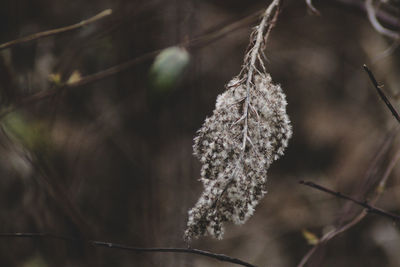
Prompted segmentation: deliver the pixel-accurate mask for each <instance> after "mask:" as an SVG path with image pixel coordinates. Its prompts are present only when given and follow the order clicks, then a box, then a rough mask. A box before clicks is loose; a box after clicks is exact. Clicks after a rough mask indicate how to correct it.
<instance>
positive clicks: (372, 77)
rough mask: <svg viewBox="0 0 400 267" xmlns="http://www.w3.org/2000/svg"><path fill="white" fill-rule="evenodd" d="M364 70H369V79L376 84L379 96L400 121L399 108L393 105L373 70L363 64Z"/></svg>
mask: <svg viewBox="0 0 400 267" xmlns="http://www.w3.org/2000/svg"><path fill="white" fill-rule="evenodd" d="M363 68H364V70H365V71H366V72H367V74H368V76H369V79H370V80H371V82H372V84H373V85H374V87H375V89H376V91H377V92H378V94H379V96H380V97H381V99H382V100H383V102H385V104H386V106H387V107H388V108H389V110H390V112H392V114H393V116H394V117H395V118H396V120H397V121H398V122H399V123H400V116H399V113H398V112H397V110H396V109H395V108H394V107H393V105H392V103H390V101H389V99H388V98H387V97H386V95H385V93H384V92H383V90H382V89H381V86H380V85H379V84H378V82H377V81H376V79H375V76H374V74H373V73H372V71H371V70H370V69H369V68H368V67H367V65H365V64H364V65H363Z"/></svg>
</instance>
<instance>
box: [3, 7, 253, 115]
mask: <svg viewBox="0 0 400 267" xmlns="http://www.w3.org/2000/svg"><path fill="white" fill-rule="evenodd" d="M259 14H260V12H259V11H258V12H255V13H252V14H250V15H249V16H247V17H245V18H243V19H240V20H238V21H235V22H233V23H231V24H228V25H226V26H224V27H222V28H219V29H216V30H215V31H212V32H210V33H207V34H204V35H202V36H199V37H196V38H194V39H193V40H190V41H189V42H184V43H179V44H176V46H186V47H196V48H200V47H202V46H204V45H206V44H208V43H210V42H213V41H217V40H219V39H220V38H222V37H224V36H225V35H226V34H227V33H229V32H231V31H234V30H237V29H239V28H240V27H242V26H245V25H246V24H247V23H250V22H251V21H252V20H253V19H255V18H256V17H257V16H259ZM162 50H163V48H162V49H157V50H153V51H150V52H148V53H145V54H142V55H140V56H138V57H136V58H133V59H131V60H129V61H126V62H124V63H121V64H118V65H115V66H112V67H110V68H108V69H105V70H102V71H99V72H97V73H94V74H90V75H87V76H83V77H81V78H80V79H79V80H78V81H76V82H74V83H68V84H67V83H65V84H61V85H58V86H57V87H55V88H51V89H49V90H46V91H40V92H38V93H35V94H33V95H31V96H28V97H25V98H24V99H22V100H21V101H19V102H17V103H16V104H15V105H14V106H10V107H7V108H4V109H3V110H2V111H1V112H0V120H1V119H2V118H3V117H4V116H6V115H7V114H9V113H11V112H13V111H15V110H16V109H18V108H20V107H23V106H28V105H31V104H34V103H36V102H38V101H41V100H44V99H47V98H50V97H52V96H55V95H57V94H59V93H60V92H62V91H63V90H67V89H72V88H77V87H80V86H83V85H87V84H90V83H94V82H97V81H100V80H102V79H105V78H108V77H111V76H113V75H115V74H118V73H120V72H122V71H125V70H127V69H129V68H131V67H132V66H134V65H136V64H138V63H140V62H143V61H145V60H148V59H151V58H153V57H154V56H156V55H157V54H158V53H160V52H161V51H162Z"/></svg>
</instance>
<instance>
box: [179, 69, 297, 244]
mask: <svg viewBox="0 0 400 267" xmlns="http://www.w3.org/2000/svg"><path fill="white" fill-rule="evenodd" d="M243 80H244V79H239V78H234V79H232V80H231V81H230V83H229V84H228V85H227V90H226V91H225V92H224V93H222V94H221V95H219V96H218V98H217V103H216V107H215V110H214V112H213V115H212V116H211V117H209V118H207V119H206V120H205V122H204V124H203V126H202V127H201V128H200V129H199V131H198V135H197V136H196V137H195V139H194V146H193V149H194V155H195V156H196V157H197V158H198V159H199V160H200V162H201V163H202V168H201V178H200V180H201V181H202V183H203V185H204V191H203V194H202V196H201V197H200V199H199V200H198V201H197V203H196V205H195V206H194V207H193V208H192V209H191V210H190V211H189V220H188V224H187V230H186V231H185V239H186V240H191V239H193V238H197V237H199V236H202V235H207V234H209V235H211V236H213V237H216V238H219V239H220V238H222V236H223V232H224V230H223V222H226V221H232V222H234V223H236V224H243V223H244V222H246V220H247V219H248V218H249V217H250V216H251V215H252V214H253V212H254V208H255V206H256V205H257V203H258V202H259V200H260V199H261V198H262V197H263V196H264V194H265V193H266V192H265V183H266V178H267V169H268V168H269V166H270V164H271V163H272V162H273V161H274V160H276V159H278V158H279V157H280V156H281V155H283V152H284V149H285V148H286V146H287V145H288V140H289V138H290V137H291V135H292V130H291V126H290V121H289V118H288V116H287V114H286V105H287V102H286V99H285V94H284V93H283V91H282V89H281V87H280V85H274V84H273V83H272V80H271V76H270V75H269V74H262V73H261V72H260V73H259V74H257V75H255V76H254V77H253V79H252V80H253V81H254V82H253V84H252V86H251V90H248V88H247V87H246V84H245V83H244V82H243ZM246 105H248V106H247V107H248V110H247V112H245V111H244V110H245V106H246ZM243 138H246V142H245V143H244V144H243Z"/></svg>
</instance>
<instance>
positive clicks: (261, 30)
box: [242, 0, 281, 151]
mask: <svg viewBox="0 0 400 267" xmlns="http://www.w3.org/2000/svg"><path fill="white" fill-rule="evenodd" d="M280 2H281V1H280V0H274V1H273V2H272V3H271V4H270V5H269V6H268V8H267V10H266V11H265V13H264V15H263V18H262V20H261V23H260V25H258V26H257V37H256V39H255V43H254V45H253V46H252V48H251V50H250V61H249V62H248V63H247V64H246V65H247V66H246V67H247V72H246V75H247V78H246V90H247V91H246V101H245V105H244V109H243V114H244V115H245V119H244V127H243V142H242V143H243V145H242V150H243V151H244V150H245V148H246V142H247V140H248V139H247V130H248V110H249V106H250V90H251V89H252V88H253V86H252V81H253V74H254V70H255V68H256V67H255V64H256V60H257V56H258V55H259V54H260V49H261V48H263V45H262V44H263V43H265V42H266V36H268V34H269V32H270V29H271V28H272V27H273V26H274V24H273V23H268V20H270V18H271V14H272V11H273V10H275V9H276V8H278V7H279V5H280ZM277 13H278V11H276V13H275V15H276V14H277ZM266 29H267V31H266ZM246 57H247V55H246Z"/></svg>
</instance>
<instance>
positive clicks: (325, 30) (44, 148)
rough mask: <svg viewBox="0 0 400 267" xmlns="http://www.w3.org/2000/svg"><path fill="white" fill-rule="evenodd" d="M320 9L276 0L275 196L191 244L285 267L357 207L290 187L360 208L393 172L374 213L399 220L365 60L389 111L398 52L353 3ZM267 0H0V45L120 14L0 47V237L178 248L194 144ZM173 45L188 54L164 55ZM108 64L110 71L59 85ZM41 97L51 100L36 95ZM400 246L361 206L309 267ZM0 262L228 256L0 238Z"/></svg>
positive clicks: (322, 4) (321, 4)
mask: <svg viewBox="0 0 400 267" xmlns="http://www.w3.org/2000/svg"><path fill="white" fill-rule="evenodd" d="M314 2H315V3H314V4H315V6H316V7H317V8H318V9H319V11H320V12H321V15H322V16H314V15H311V14H310V12H308V11H307V7H306V4H305V3H304V1H294V0H292V1H285V3H284V6H283V10H282V12H281V14H280V17H279V19H278V23H277V26H276V27H275V28H274V29H273V31H272V33H271V35H270V38H269V41H268V47H267V50H266V51H265V53H266V56H267V59H268V62H267V69H268V71H269V72H270V73H271V76H272V78H273V80H274V82H275V83H280V84H281V85H282V87H283V88H284V90H285V92H286V94H287V100H288V103H289V104H288V114H289V116H290V118H291V121H292V124H293V130H294V135H293V138H292V139H291V141H290V144H289V148H288V149H287V151H286V154H285V156H284V157H283V158H281V159H280V160H279V161H277V162H275V163H274V164H273V165H272V167H271V169H270V170H269V175H268V184H267V191H268V194H267V195H266V197H265V198H264V199H263V200H262V201H261V203H260V204H259V205H258V206H257V209H256V212H255V214H254V215H253V216H252V217H251V218H250V219H249V221H248V222H247V223H246V224H245V225H242V226H237V225H231V224H227V225H226V231H225V237H224V239H223V240H215V239H212V238H210V237H205V238H201V239H199V240H196V241H194V242H193V243H192V244H191V246H192V247H193V248H198V249H204V250H208V251H212V252H215V253H223V254H227V255H230V256H232V257H237V258H240V259H242V260H245V261H247V262H250V263H252V264H255V265H257V266H274V267H279V266H296V265H297V264H298V263H299V262H300V261H301V259H302V258H303V256H304V255H305V254H306V253H307V252H308V251H309V250H310V249H311V248H312V244H314V243H315V242H316V241H317V240H318V237H320V236H322V235H323V234H325V233H327V232H328V231H330V230H331V229H333V228H334V227H338V226H341V225H344V224H345V223H347V222H349V221H351V220H352V219H353V218H355V216H357V215H358V214H359V213H360V212H361V209H360V208H358V207H355V206H353V205H352V204H349V203H347V202H345V201H343V200H341V199H338V198H335V197H333V196H331V195H327V194H325V193H322V192H319V191H316V190H314V189H312V188H309V187H305V186H303V185H300V184H299V183H298V181H300V180H307V181H314V182H316V183H319V184H321V185H324V186H326V187H329V188H332V189H334V190H337V191H340V192H342V193H346V194H349V195H352V196H354V197H357V198H358V199H361V200H368V199H370V198H371V197H373V196H374V194H376V192H377V191H376V185H377V184H378V183H379V181H380V179H381V178H382V177H383V176H384V175H385V172H386V173H387V174H389V171H390V170H391V169H390V168H389V167H390V165H391V167H393V168H392V171H391V172H390V175H386V176H387V186H386V188H385V189H384V191H383V192H382V191H379V192H381V195H380V198H379V200H378V201H377V202H376V203H375V205H376V206H378V207H380V208H383V209H385V210H388V211H391V212H394V213H396V212H397V213H400V177H399V175H400V168H398V167H397V164H396V161H395V160H393V158H395V156H396V153H397V151H398V148H399V145H400V144H399V140H397V139H398V138H397V135H398V134H397V132H398V130H397V128H396V125H397V122H396V121H395V119H394V118H393V117H392V115H391V114H390V112H389V110H388V109H387V108H386V107H385V105H384V104H383V102H382V101H381V100H380V99H379V97H378V96H377V93H376V92H375V91H374V88H373V87H372V86H371V83H370V80H369V79H368V76H367V75H366V73H365V72H364V71H363V70H362V65H363V64H364V63H366V64H368V66H369V67H370V68H371V69H372V71H373V72H374V74H375V75H376V77H377V79H378V81H379V82H381V83H384V87H383V89H384V90H385V92H386V93H387V95H388V97H390V99H391V100H392V101H393V103H394V104H395V106H397V105H396V104H397V103H398V100H399V96H400V95H399V93H400V75H399V73H400V70H399V68H400V50H399V49H397V50H396V49H391V48H393V41H391V40H389V39H387V38H385V37H382V36H381V35H380V34H379V33H377V32H376V31H375V30H374V29H373V27H372V26H371V24H370V22H369V21H368V18H367V16H366V14H365V12H364V10H363V5H362V2H363V1H356V0H353V1H350V0H348V1H346V0H337V1H335V0H330V1H314ZM385 2H388V1H385ZM389 2H390V1H389ZM268 4H269V1H256V0H254V1H237V0H229V1H215V0H203V1H196V0H170V1H162V0H147V1H138V0H135V1H127V0H116V1H111V0H98V1H71V0H69V1H66V0H57V1H48V0H36V1H28V0H17V1H11V0H4V1H1V8H0V43H4V42H7V41H10V40H14V39H17V38H19V37H23V36H26V35H29V34H32V33H36V32H40V31H44V30H48V29H53V28H58V27H64V26H67V25H70V24H74V23H77V22H79V21H81V20H84V19H87V18H89V17H92V16H94V15H95V14H97V13H99V12H101V11H103V10H105V9H109V8H110V9H112V10H113V13H112V15H110V16H108V17H105V18H104V19H102V20H99V21H97V22H96V23H92V24H89V25H87V26H85V27H81V28H79V29H77V30H74V31H69V32H66V33H63V34H58V35H53V36H50V37H47V38H43V39H40V40H36V41H32V42H28V43H23V44H19V45H16V46H12V47H11V48H8V49H4V50H2V51H0V96H1V99H0V105H1V106H0V107H1V109H0V114H1V115H0V116H1V125H2V131H1V134H0V232H1V233H13V232H41V233H52V234H60V235H63V236H69V237H73V238H83V239H91V240H102V241H110V242H115V243H122V244H126V245H131V246H136V247H186V244H185V243H184V242H183V238H182V237H183V232H184V229H185V226H186V221H187V211H188V210H189V209H190V208H191V207H192V206H193V205H194V204H195V202H196V201H197V199H198V197H199V196H200V194H201V190H202V184H201V183H200V182H199V181H198V178H199V172H200V164H199V162H198V161H197V160H195V158H194V157H193V156H192V144H193V141H192V139H193V137H194V135H195V133H196V130H197V129H198V128H200V126H201V125H202V123H203V121H204V119H205V118H206V117H207V116H210V115H211V114H212V110H213V109H214V105H215V100H216V97H217V95H218V94H220V93H221V92H223V91H224V85H225V84H226V83H227V82H228V81H229V80H230V79H231V78H232V77H233V76H235V75H237V74H238V73H239V71H240V68H241V64H242V60H243V55H244V52H245V49H246V47H247V45H248V37H249V34H250V32H251V28H252V27H253V26H255V25H256V24H257V21H258V14H259V13H257V12H259V11H261V10H263V9H265V8H266V7H267V5H268ZM398 7H399V2H398V1H392V6H391V8H390V10H389V9H386V10H389V11H390V12H391V13H390V14H392V15H391V17H390V18H391V20H385V24H384V25H385V26H387V27H390V28H391V29H393V30H399V29H400V21H399V19H398V18H399V17H400V13H399V12H398V11H396V8H398ZM171 46H179V47H181V48H175V49H172V50H171V49H169V50H167V51H166V50H164V49H165V48H168V47H171ZM183 48H185V49H183ZM161 51H162V52H161ZM159 52H161V53H162V54H161V55H160V56H159V57H158V58H157V60H156V62H155V61H154V59H155V56H156V55H157V54H158V53H159ZM124 62H129V64H128V65H121V64H123V63H124ZM153 63H154V64H153ZM113 66H117V67H116V69H114V70H117V71H114V73H113V74H112V75H108V76H107V75H105V76H104V77H103V76H101V75H100V76H96V79H94V80H92V81H90V82H87V83H84V84H80V85H78V86H70V87H68V86H63V85H64V84H65V83H67V84H68V83H70V84H73V83H74V82H79V81H81V79H85V76H87V75H92V74H95V73H98V72H100V71H103V70H105V69H108V68H111V67H113ZM119 70H120V71H119ZM43 94H45V95H47V96H48V97H46V98H41V97H38V96H41V95H43ZM28 100H29V101H28ZM388 166H389V167H388ZM388 168H389V169H388ZM380 189H382V188H381V187H380ZM399 251H400V231H399V225H398V223H394V222H392V221H390V220H389V219H386V218H384V217H380V216H377V215H372V214H369V215H367V216H366V217H365V218H364V219H363V220H361V221H360V222H359V223H358V224H356V225H354V226H353V227H352V228H350V229H349V230H348V231H345V232H344V233H342V234H340V235H338V236H337V237H336V238H334V239H332V240H330V241H329V242H327V243H326V244H325V246H323V247H321V248H320V249H318V250H317V251H316V252H315V253H314V254H313V255H312V256H311V258H310V259H309V261H308V263H307V265H306V266H393V267H394V266H400V254H399V253H398V252H399ZM0 266H24V267H46V266H160V267H169V266H233V264H230V263H222V262H218V261H216V260H213V259H209V258H205V257H202V256H197V255H190V254H173V253H169V254H167V253H147V254H145V253H134V252H128V251H121V250H113V249H106V248H93V247H90V246H88V245H84V244H79V243H78V244H77V242H68V241H62V240H53V239H45V238H10V237H0Z"/></svg>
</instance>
